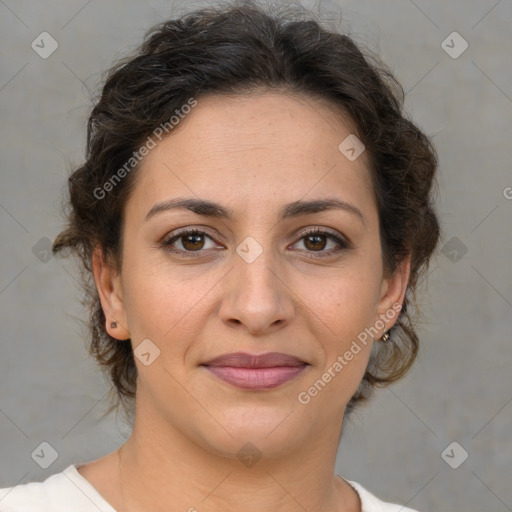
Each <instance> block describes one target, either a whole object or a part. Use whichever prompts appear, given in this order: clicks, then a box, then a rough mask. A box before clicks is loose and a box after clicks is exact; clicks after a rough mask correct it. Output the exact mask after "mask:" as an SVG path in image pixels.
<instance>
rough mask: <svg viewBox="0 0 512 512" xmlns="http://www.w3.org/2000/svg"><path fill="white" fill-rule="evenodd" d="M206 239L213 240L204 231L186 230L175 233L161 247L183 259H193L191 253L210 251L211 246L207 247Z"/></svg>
mask: <svg viewBox="0 0 512 512" xmlns="http://www.w3.org/2000/svg"><path fill="white" fill-rule="evenodd" d="M206 239H208V240H210V241H211V242H214V240H213V238H212V237H211V236H210V235H208V233H206V232H205V231H201V230H200V229H187V230H183V231H180V232H178V233H175V234H174V235H173V236H171V237H170V238H167V239H166V240H165V241H164V242H163V243H162V245H163V246H164V247H165V248H166V249H167V250H169V251H170V252H172V253H175V254H179V255H180V256H185V257H195V256H196V255H195V254H193V253H200V252H204V251H203V249H212V248H214V247H215V242H214V245H213V246H210V247H207V244H206Z"/></svg>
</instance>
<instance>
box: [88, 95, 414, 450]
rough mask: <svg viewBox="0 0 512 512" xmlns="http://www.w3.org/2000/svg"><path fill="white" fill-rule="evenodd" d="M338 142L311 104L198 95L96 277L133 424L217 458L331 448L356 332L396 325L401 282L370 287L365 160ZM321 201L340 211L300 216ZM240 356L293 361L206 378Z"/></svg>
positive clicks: (372, 237)
mask: <svg viewBox="0 0 512 512" xmlns="http://www.w3.org/2000/svg"><path fill="white" fill-rule="evenodd" d="M351 133H353V127H351V125H350V123H349V121H348V120H346V121H345V122H343V120H341V119H340V118H339V117H338V116H335V115H334V109H333V107H331V106H330V105H327V104H325V103H322V102H319V101H318V100H315V99H313V98H309V97H302V96H293V97H292V96H290V95H287V94H281V93H276V92H274V93H269V92H267V93H263V94H261V95H258V96H252V97H249V96H245V97H236V98H234V97H230V98H227V97H220V96H207V97H201V98H199V99H198V104H197V106H196V107H195V108H193V109H192V110H191V112H190V113H189V114H188V115H187V116H186V117H185V119H184V120H182V121H181V124H180V125H179V126H178V127H177V128H175V129H174V130H173V133H172V134H171V135H170V136H169V137H167V138H166V139H164V140H163V141H162V142H160V143H159V144H158V145H157V147H155V148H154V149H152V150H150V152H149V154H148V155H147V156H146V157H145V160H144V161H143V164H142V167H141V168H140V170H139V171H138V172H139V173H140V174H139V175H138V180H137V183H136V186H135V188H134V190H133V192H132V195H131V196H130V199H129V200H128V202H127V204H126V210H125V224H124V231H123V237H124V238H123V247H122V251H123V263H122V270H121V274H120V275H119V276H116V275H115V273H113V271H110V270H109V269H108V268H105V267H103V272H102V273H101V274H100V272H99V270H98V269H99V267H97V266H96V267H95V272H96V274H95V276H96V282H97V285H98V287H99V288H100V296H101V299H102V303H103V306H104V309H105V312H106V316H107V327H108V329H109V332H110V334H111V335H112V336H114V337H118V338H119V337H120V330H119V328H117V329H111V328H110V322H111V321H112V320H114V319H115V320H118V322H119V323H120V325H121V330H122V329H123V326H124V328H126V329H127V334H126V337H128V336H130V337H131V343H132V344H133V348H134V350H135V353H136V354H137V355H138V357H136V359H135V360H136V364H137V369H138V372H139V375H138V387H137V407H138V409H137V414H138V415H140V414H143V415H144V416H145V417H146V419H148V421H149V420H151V421H152V422H153V423H152V424H158V425H164V426H166V427H168V428H170V429H173V430H176V431H178V432H179V433H180V434H183V435H185V436H186V437H187V438H190V439H192V440H193V441H194V442H196V443H198V444H199V445H201V446H203V447H205V448H207V449H209V450H210V451H213V452H215V453H219V454H223V455H228V456H234V455H235V454H236V453H237V452H238V451H239V450H240V449H241V447H242V446H244V445H245V443H247V442H251V443H252V444H253V445H255V446H256V447H257V448H258V449H259V450H261V451H262V452H263V453H264V454H265V453H266V454H277V453H284V452H286V451H287V450H296V449H297V447H298V446H303V445H305V444H309V445H311V442H315V443H321V442H324V440H325V442H327V441H328V440H330V441H332V440H333V439H334V438H336V441H337V439H338V436H339V432H340V428H341V421H342V418H343V412H344V408H345V406H346V404H347V402H348V401H349V399H350V397H351V396H352V395H353V393H354V392H355V391H356V389H357V387H358V385H359V383H360V381H361V379H362V377H363V374H364V371H365V368H366V365H367V362H368V358H369V355H370V350H371V344H372V337H371V336H369V335H368V332H371V333H373V334H374V336H375V337H376V338H378V337H380V336H381V335H382V334H383V333H384V332H385V330H387V329H388V328H390V327H391V326H392V325H393V323H394V322H395V321H396V316H397V310H396V305H397V303H398V304H401V302H402V300H403V294H404V292H405V286H406V282H407V278H408V267H407V265H404V266H402V268H401V269H400V270H399V271H397V272H396V273H395V274H394V275H393V276H391V277H389V278H386V277H385V275H384V272H383V265H382V254H381V247H380V240H379V221H378V216H377V209H376V203H375V198H374V193H373V191H372V186H371V181H370V174H369V171H368V168H367V160H366V155H365V153H364V152H363V153H362V154H361V155H360V156H359V157H358V158H356V159H355V160H354V159H353V156H354V155H357V153H354V152H352V151H350V143H349V141H350V140H351V139H349V141H348V142H346V143H345V145H342V149H343V151H342V150H340V148H339V146H340V143H342V141H344V140H345V139H346V137H348V136H349V135H350V134H351ZM347 149H348V151H347ZM355 149H356V150H357V149H358V148H357V147H356V148H355ZM353 153H354V155H353ZM346 155H347V156H348V157H350V158H348V157H347V156H346ZM178 199H179V200H185V199H187V200H189V201H190V202H191V203H192V201H193V202H197V203H198V204H199V203H200V202H201V201H205V202H206V201H207V202H208V203H211V204H212V205H215V206H208V207H207V206H204V205H203V206H202V207H200V208H199V207H198V208H195V207H192V206H191V207H190V208H186V207H174V208H171V207H170V206H172V203H171V202H172V201H176V200H178ZM324 200H328V201H338V202H339V205H341V206H340V207H333V206H330V207H329V206H327V207H326V206H325V205H324V207H322V205H320V207H318V205H317V207H315V206H314V205H310V206H308V204H310V202H315V201H324ZM191 203H190V204H191ZM301 205H302V206H301ZM155 206H157V208H155ZM193 210H195V211H193ZM150 212H152V213H150ZM187 230H194V231H197V232H199V233H196V234H189V235H188V236H187V234H186V233H185V234H184V233H183V232H184V231H187ZM308 231H309V232H311V231H312V232H315V231H318V232H320V233H317V234H309V235H308ZM180 235H181V237H180ZM109 283H110V284H109ZM394 306H395V308H394ZM383 323H384V325H383ZM370 328H373V330H371V331H365V329H370ZM365 332H366V336H365V335H364V334H363V333H365ZM363 339H366V343H365V342H363V341H362V340H363ZM143 340H145V341H143ZM147 340H149V341H147ZM354 342H355V345H354ZM120 343H123V341H120ZM124 343H128V341H125V342H124ZM141 343H143V344H142V345H141V346H140V347H139V349H137V347H138V346H139V345H140V344H141ZM355 347H358V348H359V350H357V348H355ZM158 351H160V352H159V355H158ZM240 352H243V353H246V354H252V355H261V354H267V353H271V352H277V353H281V354H285V355H286V356H292V357H293V358H296V359H292V358H285V359H284V360H281V361H279V360H270V361H267V363H268V364H270V365H274V366H275V365H277V367H274V369H273V370H272V369H269V368H266V369H264V368H263V369H262V368H261V365H262V363H261V361H259V362H258V361H256V366H258V365H259V366H260V367H259V368H252V369H241V368H238V369H236V368H234V367H233V366H236V365H237V364H238V365H242V366H243V362H240V360H238V361H237V360H235V359H227V360H224V361H223V362H222V361H221V363H220V365H221V366H208V365H205V363H207V362H209V361H211V360H212V359H214V358H217V357H218V356H223V355H227V354H232V353H240ZM347 352H351V353H352V357H350V355H349V354H347ZM141 354H144V355H142V356H141ZM139 357H140V358H139ZM340 358H341V359H340ZM341 361H343V363H342V362H341ZM336 363H338V364H336ZM283 365H291V366H288V367H283ZM340 366H341V369H340ZM326 375H327V376H326ZM329 376H330V378H329ZM319 381H321V382H320V383H319ZM315 383H316V385H315ZM315 390H316V392H315ZM137 421H138V420H137V418H136V422H137Z"/></svg>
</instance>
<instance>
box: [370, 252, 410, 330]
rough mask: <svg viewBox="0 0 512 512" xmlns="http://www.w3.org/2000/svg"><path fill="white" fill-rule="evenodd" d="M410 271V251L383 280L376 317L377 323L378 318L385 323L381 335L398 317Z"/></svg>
mask: <svg viewBox="0 0 512 512" xmlns="http://www.w3.org/2000/svg"><path fill="white" fill-rule="evenodd" d="M410 272H411V255H410V253H409V255H408V256H407V257H406V258H405V259H404V260H402V262H401V263H400V264H399V265H398V267H397V268H396V269H395V271H394V272H393V274H391V275H390V276H389V277H385V278H384V279H383V280H382V287H381V293H380V299H379V303H378V305H377V316H376V318H375V323H377V321H378V320H382V321H383V322H384V323H385V327H384V329H383V330H382V333H381V334H380V336H382V335H383V334H384V333H385V332H386V331H388V330H389V329H391V327H393V325H395V323H396V321H397V319H398V314H399V312H400V309H401V307H402V304H403V302H404V297H405V292H406V291H407V284H408V283H409V275H410ZM398 306H400V307H398ZM379 323H381V322H379ZM380 336H379V337H380Z"/></svg>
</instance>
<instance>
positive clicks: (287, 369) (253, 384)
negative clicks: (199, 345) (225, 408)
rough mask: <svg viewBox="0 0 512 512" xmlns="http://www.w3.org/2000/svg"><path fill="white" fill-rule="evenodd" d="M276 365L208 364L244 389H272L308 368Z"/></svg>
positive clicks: (211, 370) (304, 366)
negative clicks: (266, 366)
mask: <svg viewBox="0 0 512 512" xmlns="http://www.w3.org/2000/svg"><path fill="white" fill-rule="evenodd" d="M306 366H307V365H306V364H304V365H301V366H275V367H272V368H235V367H233V366H206V368H207V369H208V370H209V371H210V372H212V373H213V374H214V375H215V376H216V377H218V378H219V379H221V380H223V381H225V382H227V383H229V384H232V385H233V386H236V387H237V388H242V389H255V390H256V389H272V388H275V387H277V386H280V385H281V384H284V383H285V382H288V381H290V380H292V379H294V378H295V377H297V375H299V374H300V373H302V372H303V371H304V369H305V368H306Z"/></svg>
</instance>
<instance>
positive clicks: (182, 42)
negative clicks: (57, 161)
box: [53, 0, 440, 417]
mask: <svg viewBox="0 0 512 512" xmlns="http://www.w3.org/2000/svg"><path fill="white" fill-rule="evenodd" d="M359 46H360V47H361V48H362V47H363V46H362V45H359ZM360 47H358V45H356V43H355V42H354V41H353V40H352V39H351V38H350V37H349V36H347V35H342V34H340V33H338V31H331V30H329V29H327V28H326V27H325V26H324V25H323V23H322V22H321V21H319V20H317V19H316V18H315V17H314V16H313V15H311V13H307V12H306V11H305V10H299V9H298V8H293V9H290V8H288V7H286V8H284V9H283V8H280V9H275V8H268V7H267V8H263V7H261V6H260V5H258V4H257V3H256V2H247V1H244V2H239V1H236V0H235V1H234V2H229V3H228V4H227V5H223V4H219V5H217V6H214V7H208V8H203V9H197V10H195V11H193V12H190V13H187V14H184V15H183V16H182V17H180V18H178V19H172V20H168V21H165V22H163V23H160V24H158V25H156V26H154V27H152V28H151V29H150V30H149V31H148V32H147V33H146V35H145V38H144V41H143V43H142V44H141V46H140V47H139V48H138V49H137V51H136V53H135V55H132V56H129V57H126V58H124V59H122V60H121V61H118V62H117V63H116V64H115V65H114V66H113V67H112V68H111V69H110V70H109V72H108V75H107V77H106V79H105V84H104V86H103V89H102V93H101V97H100V99H99V101H97V102H96V105H95V106H94V108H93V110H92V113H91V115H90V117H89V121H88V129H87V149H86V161H85V163H84V164H83V165H81V166H80V167H79V168H77V169H76V170H74V172H73V173H72V174H71V175H70V177H69V180H68V187H69V196H70V198H69V202H68V203H67V205H66V206H67V207H66V212H65V215H66V221H67V225H66V227H65V229H64V230H63V231H62V232H61V233H60V234H59V235H58V236H57V237H56V239H55V241H54V243H53V253H54V254H57V253H59V252H61V251H63V250H71V251H72V252H73V253H74V254H75V255H76V256H78V260H79V264H80V269H81V277H82V282H83V288H84V292H85V294H84V304H86V305H87V307H88V309H89V322H88V326H89V329H90V346H89V353H90V354H91V355H92V356H94V358H95V359H96V361H97V362H98V364H99V366H100V367H101V368H102V369H103V370H104V371H105V373H106V374H107V375H108V377H109V378H110V381H111V384H112V386H111V388H110V393H111V400H110V402H111V404H113V405H112V406H111V407H110V409H109V411H108V412H110V411H112V410H113V409H119V405H121V406H122V407H123V409H124V411H125V412H127V413H128V414H129V415H133V403H134V397H135V392H136V383H137V370H136V366H135V362H134V356H133V351H132V347H131V343H126V342H119V341H118V340H117V339H115V338H113V337H111V336H110V335H109V334H108V333H107V331H106V327H105V315H104V312H103V309H102V307H101V303H100V300H99V296H98V292H97V290H96V287H95V284H94V280H93V278H92V255H93V251H94V249H95V247H96V246H99V247H100V248H101V249H102V252H103V254H104V257H105V258H106V259H107V261H109V262H111V263H112V265H114V266H115V268H116V269H118V270H120V269H121V256H122V254H121V247H122V242H121V236H122V229H123V208H124V205H125V204H126V201H127V198H128V197H129V194H130V191H131V190H132V189H133V187H134V184H135V178H136V176H137V169H138V167H139V166H138V165H135V166H134V167H133V170H131V171H130V172H129V173H127V174H126V177H124V178H123V179H122V180H118V181H119V182H116V184H115V187H111V189H109V190H108V191H107V192H105V190H106V188H105V187H104V185H105V183H107V182H108V181H109V180H112V177H113V176H114V174H115V173H116V171H118V170H119V169H121V168H122V167H123V165H125V163H126V162H127V161H129V160H130V158H132V157H133V155H135V154H137V150H138V149H139V148H140V147H141V145H142V144H143V143H144V141H145V140H147V138H148V136H150V135H151V134H152V133H153V132H154V130H155V127H157V126H159V125H162V124H163V123H166V122H168V120H169V118H170V117H171V116H172V115H174V113H175V112H176V110H177V109H179V108H180V107H181V106H182V105H184V104H186V103H187V101H188V100H189V99H190V98H191V97H193V98H196V99H199V98H200V97H201V95H203V94H207V93H214V94H248V93H250V92H251V91H255V90H276V89H278V90H280V91H283V92H285V93H300V94H303V95H306V96H309V97H315V98H323V99H325V100H328V102H329V103H330V104H331V105H333V107H337V108H338V109H339V111H340V112H343V113H344V114H345V115H348V116H349V117H350V118H351V119H352V120H353V121H354V122H355V126H356V128H357V136H358V137H359V138H360V139H361V140H362V141H363V143H364V145H365V146H366V152H367V155H368V157H369V162H370V165H369V167H370V174H371V177H372V182H373V186H374V191H375V196H376V201H377V209H378V214H379V222H380V238H381V245H382V254H383V264H384V268H385V269H386V270H387V271H388V272H392V271H394V270H395V269H396V268H397V265H399V264H400V263H401V262H402V261H403V260H404V258H406V257H407V256H408V255H409V254H410V256H411V269H410V278H409V282H408V287H407V293H406V296H405V299H404V303H403V306H402V309H401V311H400V313H399V315H398V319H397V322H396V324H395V325H394V327H393V329H392V331H391V338H390V340H389V341H388V342H387V343H376V344H374V345H373V349H372V353H371V357H370V361H369V364H368V367H367V369H366V372H365V374H364V377H363V379H362V381H361V383H360V386H359V388H358V389H357V391H356V393H355V394H354V396H353V397H352V398H351V400H350V401H349V403H348V405H347V408H346V414H348V413H350V412H351V411H352V410H353V408H354V406H355V405H356V404H357V403H360V402H362V401H364V400H366V399H367V398H368V397H369V396H370V395H371V392H372V389H373V388H374V387H375V386H381V387H383V386H386V385H387V384H389V383H391V382H393V381H396V380H397V379H399V378H401V377H402V376H403V375H404V374H405V373H406V372H407V371H408V370H409V368H410V367H411V365H412V363H413V361H414V359H415V358H416V355H417V351H418V336H417V333H416V330H415V328H416V327H417V321H418V319H417V312H415V314H414V315H412V314H411V312H410V308H411V307H416V308H417V299H416V289H417V285H418V280H419V277H420V276H421V275H424V274H425V270H426V269H427V268H428V264H429V261H430V258H431V256H432V254H433V252H434V250H435V248H436V246H437V243H438V239H439V236H440V233H439V231H440V228H439V223H438V219H437V216H436V213H435V210H434V204H433V203H434V200H433V190H434V186H435V184H436V183H435V171H436V168H437V155H436V151H435V148H434V147H433V144H432V143H431V141H430V139H429V138H428V137H427V136H426V135H425V134H424V133H422V131H421V130H420V129H419V128H418V127H417V126H415V125H414V124H413V123H412V122H411V121H410V120H408V119H407V118H406V115H405V114H404V112H403V110H404V108H403V103H404V96H405V95H404V91H403V89H402V87H401V85H400V84H399V83H398V81H397V80H396V79H395V78H394V77H393V75H392V73H391V72H390V71H389V69H388V68H387V67H386V66H385V65H384V64H383V63H382V62H381V61H380V59H379V58H378V57H377V56H375V55H374V54H373V53H372V52H371V51H369V50H367V49H366V48H365V49H364V53H363V50H361V49H360ZM111 182H112V181H111ZM99 190H101V195H102V197H101V198H98V195H99V192H98V191H99ZM413 317H414V319H413ZM132 417H133V416H132Z"/></svg>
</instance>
